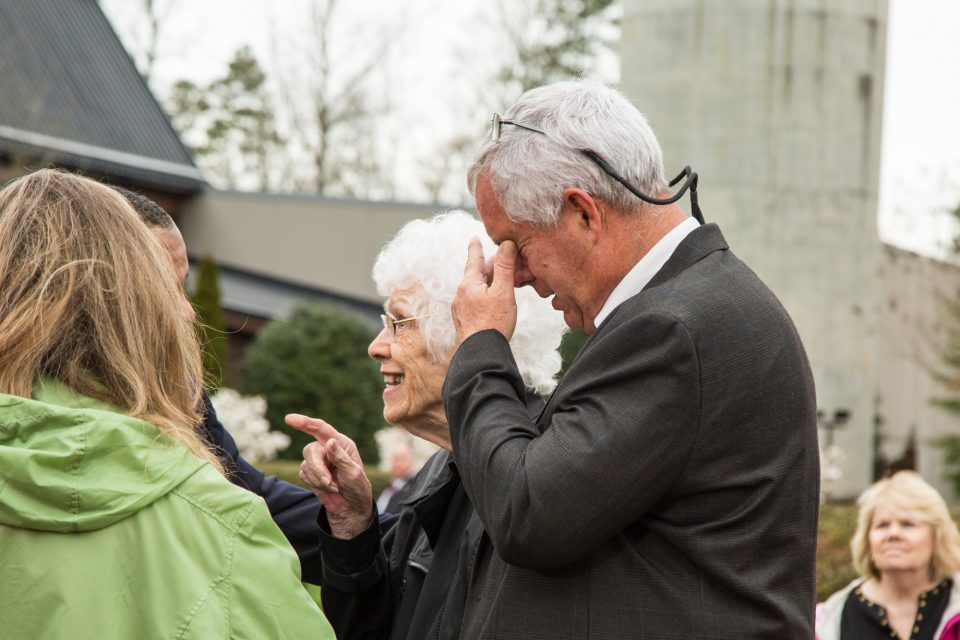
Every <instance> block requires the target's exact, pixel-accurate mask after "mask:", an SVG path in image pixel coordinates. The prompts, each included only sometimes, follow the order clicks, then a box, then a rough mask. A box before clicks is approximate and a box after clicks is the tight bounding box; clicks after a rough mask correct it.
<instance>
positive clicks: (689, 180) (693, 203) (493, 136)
mask: <svg viewBox="0 0 960 640" xmlns="http://www.w3.org/2000/svg"><path fill="white" fill-rule="evenodd" d="M505 124H508V125H511V126H514V127H517V128H518V129H524V130H526V131H532V132H533V133H539V134H540V135H542V136H544V137H545V138H547V139H548V140H550V141H551V142H554V143H555V144H559V145H561V146H564V147H567V148H568V149H573V150H575V151H577V152H579V153H581V154H583V155H585V156H586V157H588V158H590V160H592V161H593V162H594V163H595V164H596V165H597V166H598V167H600V168H601V169H602V170H603V172H604V173H606V174H607V175H608V176H610V177H611V178H613V179H614V180H616V181H617V182H619V183H620V184H622V185H623V186H624V187H625V188H626V189H627V191H629V192H630V193H632V194H633V195H635V196H637V197H638V198H640V199H641V200H643V201H644V202H648V203H650V204H658V205H662V204H673V203H674V202H676V201H677V200H679V199H680V198H682V197H683V194H684V193H686V191H687V189H690V208H691V209H692V212H693V217H694V218H696V219H697V222H699V223H700V224H704V221H703V213H701V212H700V205H699V203H698V202H697V178H698V176H697V172H696V171H693V170H692V169H691V168H690V165H687V166H686V167H684V168H683V171H681V172H680V174H679V175H677V177H676V178H674V179H673V180H671V181H670V186H671V187H672V186H674V185H675V184H677V183H678V182H680V180H681V179H682V178H684V177H685V178H686V180H684V182H683V186H681V187H680V190H679V191H677V192H676V193H675V194H673V195H672V196H670V197H669V198H654V197H653V196H648V195H646V194H645V193H643V192H642V191H640V190H639V189H637V188H636V187H635V186H633V185H632V184H630V182H629V181H628V180H627V179H626V178H624V177H623V176H622V175H620V172H619V171H617V170H616V169H614V168H613V165H611V164H610V163H609V162H607V161H606V160H604V159H603V158H601V157H600V154H598V153H597V152H596V151H592V150H590V149H581V148H578V147H571V146H570V145H567V144H564V143H562V142H559V141H557V140H555V139H554V138H553V137H551V136H549V135H548V134H547V132H546V131H544V130H543V129H540V128H539V127H535V126H533V125H531V124H527V123H526V122H520V121H518V120H504V119H503V116H501V115H500V114H499V113H494V114H493V119H492V120H491V123H490V125H491V126H490V140H492V141H493V142H496V141H498V140H499V139H500V134H501V130H502V128H503V125H505Z"/></svg>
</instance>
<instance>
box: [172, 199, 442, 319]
mask: <svg viewBox="0 0 960 640" xmlns="http://www.w3.org/2000/svg"><path fill="white" fill-rule="evenodd" d="M442 210H443V209H442V207H441V206H439V205H436V206H425V205H413V204H410V205H406V204H401V203H393V202H370V201H363V200H341V199H333V198H321V197H310V196H293V195H280V194H257V193H236V192H225V191H207V192H204V193H203V194H201V195H200V196H198V197H196V198H194V199H192V200H190V201H189V202H187V203H186V204H185V205H184V207H183V210H182V213H181V216H180V219H179V225H180V228H181V231H182V233H183V237H184V241H185V242H186V244H187V249H188V252H189V253H190V255H191V256H202V255H205V254H210V255H212V256H213V258H214V260H216V261H217V263H218V264H221V265H224V266H232V267H236V268H241V269H243V270H245V271H249V272H254V273H258V274H260V275H263V276H267V277H272V278H277V279H279V280H283V281H287V282H292V283H295V284H299V285H303V286H307V287H313V288H316V289H323V290H326V291H329V292H332V293H335V294H339V295H343V296H347V297H349V298H353V299H358V300H365V301H369V302H373V303H376V304H379V302H380V301H381V298H380V296H379V295H378V294H377V292H376V290H375V289H374V286H373V281H372V279H371V277H370V271H371V269H372V268H373V263H374V260H375V259H376V257H377V254H378V253H379V252H380V249H381V248H382V247H383V245H384V244H385V243H386V242H387V240H389V239H390V238H391V237H393V236H394V235H395V234H396V232H397V231H398V230H399V229H400V227H401V226H403V225H404V224H406V223H407V222H408V221H410V220H413V219H416V218H424V217H430V216H432V215H434V214H435V213H439V212H440V211H442Z"/></svg>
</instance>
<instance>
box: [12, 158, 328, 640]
mask: <svg viewBox="0 0 960 640" xmlns="http://www.w3.org/2000/svg"><path fill="white" fill-rule="evenodd" d="M0 238H3V242H2V243H0V568H2V570H0V629H2V636H3V637H4V638H5V639H10V638H12V639H17V640H19V639H23V640H27V639H29V640H33V639H35V638H70V639H86V638H90V639H93V638H171V637H177V638H197V639H200V638H203V639H206V638H240V637H244V638H319V639H324V638H326V639H332V638H333V633H332V631H331V629H330V627H329V625H328V624H327V622H326V620H325V618H324V616H323V614H322V613H321V611H320V610H319V608H318V607H317V605H316V604H315V603H314V602H313V601H312V599H311V598H310V596H309V595H308V594H307V592H306V591H305V590H304V588H303V586H302V584H301V583H300V579H299V566H298V563H297V559H296V556H295V555H294V554H293V553H292V551H291V550H290V547H289V545H288V544H287V542H286V541H285V540H284V539H283V536H282V535H281V533H280V531H279V530H278V529H277V527H276V525H275V524H274V523H273V522H272V521H271V519H270V516H269V514H268V513H267V510H266V509H265V508H264V505H263V502H262V501H261V500H260V499H259V498H257V497H255V496H253V495H251V494H250V493H249V492H246V491H243V490H241V489H239V488H237V487H235V486H233V485H232V484H230V483H229V482H228V481H227V480H226V478H224V477H223V475H222V472H223V469H222V467H221V464H220V462H219V461H218V460H217V458H216V456H215V455H214V454H213V452H212V451H211V450H210V449H209V447H208V446H207V445H206V443H205V442H204V441H203V439H202V438H201V437H200V436H198V434H197V430H196V429H197V425H198V424H199V422H200V420H201V416H200V415H199V414H198V413H197V407H198V406H200V404H199V403H200V387H199V385H198V381H199V380H201V379H202V376H203V373H202V365H201V359H200V350H199V346H198V344H197V338H196V335H195V332H194V329H193V325H192V323H191V322H190V320H191V319H192V310H191V309H190V308H189V304H187V302H186V300H185V299H184V298H183V295H182V292H181V290H180V286H179V282H178V280H177V276H176V275H175V273H174V271H173V270H172V269H171V264H170V259H169V256H168V255H167V253H166V252H165V250H164V248H163V247H162V246H161V244H160V243H159V242H158V241H157V239H156V238H155V237H154V235H153V234H151V233H150V231H149V230H148V229H147V227H146V226H145V225H144V224H143V222H142V221H141V220H140V219H139V218H138V216H137V214H136V213H135V212H134V211H133V210H132V208H131V207H130V206H129V204H127V202H126V201H125V200H124V199H123V198H122V197H121V196H120V195H119V194H118V193H117V192H116V191H114V190H112V189H110V188H109V187H105V186H103V185H100V184H98V183H96V182H94V181H92V180H88V179H85V178H81V177H77V176H74V175H71V174H67V173H62V172H58V171H52V170H42V171H38V172H35V173H32V174H30V175H27V176H25V177H22V178H19V179H17V180H14V181H13V182H11V183H9V184H7V185H6V186H5V187H4V188H3V189H2V190H0Z"/></svg>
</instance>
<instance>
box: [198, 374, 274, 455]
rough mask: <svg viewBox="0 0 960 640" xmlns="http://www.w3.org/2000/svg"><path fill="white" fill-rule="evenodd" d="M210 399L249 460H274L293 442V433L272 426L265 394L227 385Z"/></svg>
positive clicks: (242, 452)
mask: <svg viewBox="0 0 960 640" xmlns="http://www.w3.org/2000/svg"><path fill="white" fill-rule="evenodd" d="M210 401H211V402H212V403H213V408H214V409H216V411H217V417H219V418H220V422H221V423H222V424H223V426H224V427H226V428H227V431H229V432H230V435H232V436H233V439H234V440H235V441H236V442H237V448H239V449H240V455H241V456H243V458H244V459H245V460H246V461H247V462H249V463H251V464H256V463H257V462H265V461H268V460H273V459H274V458H276V457H277V454H278V453H280V452H281V451H283V450H284V449H286V448H287V447H289V446H290V436H288V435H287V434H285V433H282V432H280V431H271V430H270V423H269V422H268V421H267V419H266V418H265V417H264V416H265V415H266V413H267V401H266V400H265V399H264V398H263V396H243V395H240V393H239V392H237V391H234V390H233V389H226V388H224V389H220V390H219V391H217V392H216V393H215V394H214V395H213V396H211V397H210Z"/></svg>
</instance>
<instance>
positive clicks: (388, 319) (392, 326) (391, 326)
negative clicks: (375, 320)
mask: <svg viewBox="0 0 960 640" xmlns="http://www.w3.org/2000/svg"><path fill="white" fill-rule="evenodd" d="M429 317H430V314H427V315H424V316H414V317H412V318H399V319H398V318H396V317H394V316H393V314H391V313H382V314H380V319H381V320H383V328H384V329H387V330H388V331H390V337H391V338H392V339H394V340H396V339H397V327H398V326H401V325H404V324H406V323H408V322H413V321H414V320H423V319H424V318H429Z"/></svg>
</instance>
